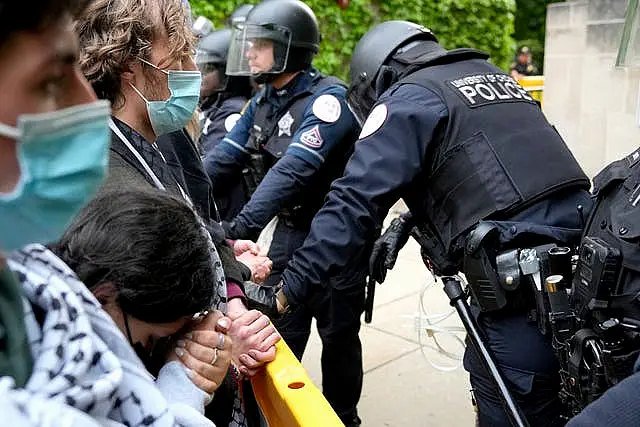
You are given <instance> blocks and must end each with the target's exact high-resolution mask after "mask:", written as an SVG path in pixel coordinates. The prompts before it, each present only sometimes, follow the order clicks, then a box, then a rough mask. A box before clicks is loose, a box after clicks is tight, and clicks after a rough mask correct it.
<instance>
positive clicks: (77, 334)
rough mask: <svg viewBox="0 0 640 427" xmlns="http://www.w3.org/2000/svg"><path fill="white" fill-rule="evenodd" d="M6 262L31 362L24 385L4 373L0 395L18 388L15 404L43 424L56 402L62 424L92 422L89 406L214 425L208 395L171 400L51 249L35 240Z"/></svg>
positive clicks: (134, 419)
mask: <svg viewBox="0 0 640 427" xmlns="http://www.w3.org/2000/svg"><path fill="white" fill-rule="evenodd" d="M8 265H9V268H10V269H11V270H12V271H13V272H15V273H16V275H17V277H18V279H19V281H20V282H21V284H22V289H23V292H24V296H25V298H26V299H25V301H24V306H25V326H26V329H27V335H28V337H29V340H30V345H31V350H32V355H33V359H34V367H33V373H32V375H31V377H30V379H29V381H28V382H27V384H26V386H25V389H24V390H17V391H16V390H12V381H11V380H10V379H9V378H3V379H1V380H0V401H1V400H2V399H3V398H4V399H7V396H8V395H11V393H12V392H13V395H14V396H15V399H14V403H17V406H16V407H17V409H18V411H20V412H21V413H22V415H23V416H24V417H25V418H27V419H28V420H30V421H31V422H32V423H33V424H38V425H40V424H41V423H40V422H38V421H42V420H43V419H44V418H43V417H46V416H50V414H49V415H47V413H48V412H49V413H50V412H51V411H52V410H53V411H54V413H55V410H56V409H55V407H56V404H58V408H59V409H58V410H59V411H61V413H62V412H64V413H65V416H69V417H71V418H69V419H68V421H67V420H66V419H65V420H64V422H62V421H63V420H60V421H61V422H62V424H60V425H63V424H64V425H70V426H72V425H89V424H86V423H85V422H86V421H87V418H86V415H85V414H87V415H89V416H90V417H91V418H93V419H94V420H96V421H97V422H98V423H99V424H101V425H109V426H121V425H126V426H150V427H164V426H167V427H173V426H203V427H204V426H209V427H210V426H213V423H212V422H211V421H209V420H208V419H206V418H205V417H204V415H203V410H204V403H206V402H204V403H202V405H201V408H195V407H193V406H190V405H188V404H185V403H180V402H179V403H176V402H175V401H171V402H170V401H168V399H167V397H165V396H164V395H163V394H162V392H161V391H160V389H158V388H157V386H156V384H155V383H154V379H153V377H152V376H151V375H150V374H149V373H148V372H147V371H146V369H145V367H144V366H143V364H142V362H141V361H140V359H138V357H137V356H136V354H135V352H134V351H133V349H132V348H131V346H130V345H129V343H128V341H127V339H126V338H125V337H124V335H123V334H122V332H121V331H120V330H119V329H118V327H117V326H116V324H115V323H114V322H113V320H112V319H111V317H109V315H108V314H107V313H106V312H105V311H104V310H102V308H101V306H100V303H99V302H98V301H97V300H96V298H95V297H94V296H93V294H92V293H91V292H90V291H89V290H88V289H87V288H86V287H85V286H84V285H83V284H82V283H81V282H80V281H79V280H78V279H77V277H76V275H75V274H74V273H73V271H71V270H70V269H69V268H68V267H67V266H66V265H65V264H64V263H63V262H62V261H61V260H60V259H59V258H57V257H56V256H55V255H54V254H53V253H51V252H50V251H49V250H47V249H46V248H45V247H43V246H42V245H30V246H28V247H26V248H25V249H24V250H22V251H19V252H15V253H13V254H11V255H10V256H9V259H8ZM172 363H177V362H172ZM203 393H204V392H203ZM205 396H206V395H205ZM38 402H40V404H39V403H38ZM16 407H14V408H13V409H15V408H16ZM52 407H53V409H52ZM61 407H71V408H75V409H76V410H78V411H75V412H74V411H71V410H69V411H65V410H61V409H60V408H61ZM82 413H84V414H82ZM76 418H77V420H76ZM83 420H84V422H83ZM56 425H57V424H56Z"/></svg>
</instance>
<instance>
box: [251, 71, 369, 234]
mask: <svg viewBox="0 0 640 427" xmlns="http://www.w3.org/2000/svg"><path fill="white" fill-rule="evenodd" d="M336 84H339V85H342V86H344V83H343V82H342V81H341V80H339V79H338V78H336V77H331V76H324V75H322V74H321V73H317V75H316V76H315V78H314V79H313V81H312V84H311V85H310V87H309V88H308V89H307V90H305V91H303V92H301V93H298V94H297V95H296V96H293V97H291V98H290V99H289V100H288V101H287V102H286V103H285V104H284V105H283V106H282V107H280V108H279V109H278V111H276V112H274V111H272V108H273V107H272V105H271V104H269V103H268V102H266V101H265V99H264V90H263V92H262V94H261V95H260V96H259V97H258V99H257V108H256V111H255V113H254V118H253V128H252V129H251V131H250V136H249V140H248V141H247V144H246V146H245V148H246V149H247V150H248V151H249V153H250V164H249V174H250V175H251V179H250V181H251V182H249V183H248V184H247V187H248V188H249V191H250V193H251V194H253V191H255V188H257V186H258V185H259V184H260V182H261V181H262V179H263V178H264V176H265V175H266V173H267V172H268V171H269V169H270V168H271V167H273V165H274V164H275V163H276V162H277V161H278V160H279V159H281V158H282V157H283V156H284V155H285V153H286V152H287V148H288V147H289V145H290V144H291V142H292V137H293V135H295V134H296V132H297V130H298V128H299V127H300V124H301V123H302V118H303V116H304V112H305V110H306V108H307V105H308V104H309V99H310V98H311V97H312V96H313V95H314V94H315V93H316V92H317V91H318V90H320V89H323V88H326V87H328V86H331V85H336ZM284 129H286V132H283V130H284ZM356 139H357V130H354V132H352V133H350V134H349V135H347V136H346V137H345V138H344V140H343V141H340V142H339V143H338V144H336V145H335V146H334V149H333V150H332V152H331V153H330V154H329V156H328V157H327V158H326V159H325V162H324V164H323V165H322V167H321V168H320V170H318V171H317V172H316V173H315V174H314V178H313V181H312V182H311V183H310V185H309V187H307V188H305V191H304V195H301V196H299V197H298V198H297V199H296V200H293V201H291V202H290V203H289V204H288V205H287V206H284V207H283V209H282V211H281V212H280V215H279V216H280V218H281V219H284V220H287V221H291V224H290V225H291V226H293V227H295V228H302V229H306V228H308V227H309V225H310V224H311V220H312V219H313V216H314V215H315V214H316V213H317V211H318V210H319V209H320V208H321V207H322V205H323V203H324V197H325V196H326V194H327V193H328V191H329V187H330V185H331V182H333V180H335V179H336V178H338V177H340V176H341V175H342V173H343V172H344V167H345V165H346V162H347V160H348V158H349V156H350V155H351V153H352V152H353V144H354V143H355V141H356Z"/></svg>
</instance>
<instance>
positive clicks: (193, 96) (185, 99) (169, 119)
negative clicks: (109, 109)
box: [131, 58, 202, 137]
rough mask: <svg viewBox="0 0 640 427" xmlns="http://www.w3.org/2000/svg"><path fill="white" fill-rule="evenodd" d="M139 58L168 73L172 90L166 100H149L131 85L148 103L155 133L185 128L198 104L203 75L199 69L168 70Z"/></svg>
mask: <svg viewBox="0 0 640 427" xmlns="http://www.w3.org/2000/svg"><path fill="white" fill-rule="evenodd" d="M138 59H139V60H140V61H141V62H144V63H145V64H147V65H149V66H151V67H153V68H155V69H156V70H158V71H160V72H162V73H164V74H166V75H167V78H168V80H169V92H171V96H169V99H167V100H166V101H149V100H148V99H147V98H145V96H144V95H143V94H142V92H140V91H139V90H138V88H136V87H135V86H134V85H131V87H132V88H133V90H135V91H136V93H137V94H138V95H140V97H141V98H142V99H143V100H144V102H145V103H146V104H147V111H148V112H149V121H150V122H151V127H152V128H153V131H154V133H155V134H156V136H157V137H158V136H160V135H165V134H167V133H171V132H175V131H177V130H180V129H182V128H184V127H185V126H186V125H187V123H189V120H191V117H192V116H193V113H194V112H195V111H196V107H197V106H198V101H199V100H200V86H201V84H202V75H201V74H200V72H199V71H175V70H168V71H167V70H163V69H161V68H158V67H157V66H155V65H153V64H152V63H150V62H147V61H145V60H144V59H140V58H138Z"/></svg>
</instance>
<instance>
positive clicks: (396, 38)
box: [347, 21, 442, 125]
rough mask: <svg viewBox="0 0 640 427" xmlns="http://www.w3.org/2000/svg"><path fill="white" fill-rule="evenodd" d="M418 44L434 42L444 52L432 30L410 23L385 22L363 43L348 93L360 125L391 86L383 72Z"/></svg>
mask: <svg viewBox="0 0 640 427" xmlns="http://www.w3.org/2000/svg"><path fill="white" fill-rule="evenodd" d="M416 41H427V42H431V43H432V44H433V45H434V47H435V48H437V49H440V50H442V48H441V47H440V45H438V44H437V41H438V40H437V39H436V37H435V36H434V35H433V33H432V32H431V30H429V29H428V28H426V27H423V26H422V25H418V24H414V23H413V22H409V21H387V22H383V23H381V24H378V25H376V26H374V27H373V28H372V29H371V30H369V31H368V32H367V33H366V34H365V35H364V36H363V37H362V38H361V39H360V41H359V42H358V44H357V45H356V47H355V49H354V51H353V55H352V57H351V69H350V78H351V84H350V86H349V89H348V91H347V104H348V105H349V108H350V109H351V111H352V112H353V114H354V116H355V117H356V119H357V120H358V122H360V125H362V124H363V123H364V121H365V120H366V118H367V116H368V115H369V112H370V111H371V108H372V107H373V105H374V104H375V103H376V102H377V100H378V97H379V96H380V95H381V94H382V93H383V92H384V91H385V90H387V89H388V88H389V86H390V83H391V82H389V80H388V79H385V75H384V73H381V70H382V69H384V67H385V64H387V63H388V62H389V60H390V59H391V58H392V57H394V55H396V54H398V53H399V52H400V51H401V50H402V49H403V48H404V47H409V45H413V42H416Z"/></svg>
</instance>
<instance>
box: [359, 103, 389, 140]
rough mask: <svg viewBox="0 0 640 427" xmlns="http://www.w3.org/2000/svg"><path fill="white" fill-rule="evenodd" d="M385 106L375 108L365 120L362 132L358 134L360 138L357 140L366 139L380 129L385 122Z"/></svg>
mask: <svg viewBox="0 0 640 427" xmlns="http://www.w3.org/2000/svg"><path fill="white" fill-rule="evenodd" d="M387 113H388V109H387V105H386V104H380V105H378V106H376V108H374V109H373V110H372V111H371V114H369V117H367V120H366V121H365V122H364V125H362V131H361V132H360V136H359V137H358V139H362V138H366V137H368V136H371V135H373V134H374V133H376V132H377V131H378V129H380V128H381V127H382V125H383V124H384V122H385V120H387Z"/></svg>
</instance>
